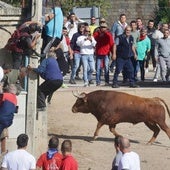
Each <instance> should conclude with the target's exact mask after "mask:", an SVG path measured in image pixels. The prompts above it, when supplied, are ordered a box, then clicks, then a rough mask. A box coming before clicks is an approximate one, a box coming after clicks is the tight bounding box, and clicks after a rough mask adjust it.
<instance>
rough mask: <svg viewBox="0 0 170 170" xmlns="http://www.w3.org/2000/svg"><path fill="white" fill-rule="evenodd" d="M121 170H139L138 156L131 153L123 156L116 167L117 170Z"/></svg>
mask: <svg viewBox="0 0 170 170" xmlns="http://www.w3.org/2000/svg"><path fill="white" fill-rule="evenodd" d="M122 169H128V170H140V160H139V155H138V154H137V153H135V152H132V151H131V152H128V153H125V154H123V156H122V158H121V160H120V162H119V167H118V170H122Z"/></svg>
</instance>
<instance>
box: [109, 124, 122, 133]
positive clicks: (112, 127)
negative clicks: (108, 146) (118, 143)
mask: <svg viewBox="0 0 170 170" xmlns="http://www.w3.org/2000/svg"><path fill="white" fill-rule="evenodd" d="M115 128H116V125H110V126H109V129H110V132H112V133H113V135H115V136H121V135H119V134H118V133H117V132H116V130H115Z"/></svg>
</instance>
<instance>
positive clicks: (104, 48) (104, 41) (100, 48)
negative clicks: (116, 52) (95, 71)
mask: <svg viewBox="0 0 170 170" xmlns="http://www.w3.org/2000/svg"><path fill="white" fill-rule="evenodd" d="M93 36H94V38H95V40H96V41H97V44H96V51H95V52H96V55H108V54H109V53H110V52H112V51H113V45H114V41H113V37H112V34H111V33H110V32H109V31H106V32H101V31H100V30H99V31H96V32H94V34H93Z"/></svg>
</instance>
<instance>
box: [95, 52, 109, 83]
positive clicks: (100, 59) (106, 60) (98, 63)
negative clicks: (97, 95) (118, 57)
mask: <svg viewBox="0 0 170 170" xmlns="http://www.w3.org/2000/svg"><path fill="white" fill-rule="evenodd" d="M102 63H103V64H104V65H103V67H104V78H105V82H106V83H109V56H108V55H98V56H96V84H100V82H101V64H102Z"/></svg>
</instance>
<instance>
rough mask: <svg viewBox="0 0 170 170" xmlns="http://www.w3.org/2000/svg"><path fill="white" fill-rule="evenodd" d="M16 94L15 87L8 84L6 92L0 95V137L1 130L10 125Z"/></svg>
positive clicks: (14, 109) (14, 111)
mask: <svg viewBox="0 0 170 170" xmlns="http://www.w3.org/2000/svg"><path fill="white" fill-rule="evenodd" d="M17 93H18V91H17V87H16V86H15V85H14V84H10V85H9V86H8V87H7V89H6V92H4V93H1V94H0V135H1V133H2V131H3V129H5V128H7V127H9V126H11V125H12V122H13V118H14V113H16V106H17V98H16V94H17Z"/></svg>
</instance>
